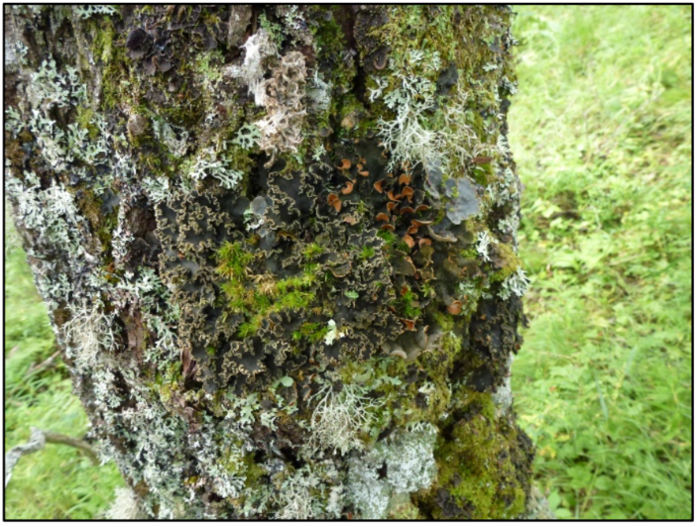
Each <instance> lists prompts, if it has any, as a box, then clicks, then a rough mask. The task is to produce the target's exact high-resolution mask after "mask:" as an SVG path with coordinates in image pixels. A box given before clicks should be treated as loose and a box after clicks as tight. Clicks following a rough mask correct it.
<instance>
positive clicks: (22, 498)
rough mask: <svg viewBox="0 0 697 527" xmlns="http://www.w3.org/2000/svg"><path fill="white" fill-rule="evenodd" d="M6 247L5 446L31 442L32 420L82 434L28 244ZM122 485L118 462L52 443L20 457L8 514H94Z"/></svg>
mask: <svg viewBox="0 0 697 527" xmlns="http://www.w3.org/2000/svg"><path fill="white" fill-rule="evenodd" d="M6 226H7V223H6ZM6 229H7V227H6ZM6 234H8V233H6ZM9 234H10V237H9V238H10V239H11V238H12V232H10V233H9ZM5 253H6V255H5V452H7V450H9V449H10V448H12V447H14V446H17V445H19V444H22V443H25V442H27V441H28V439H29V435H30V433H31V432H30V430H31V427H36V428H42V429H46V430H51V431H53V432H59V433H62V434H67V435H70V436H74V437H82V436H83V435H84V434H85V433H86V432H87V429H88V421H87V416H86V415H85V411H84V410H83V409H82V406H81V405H80V401H79V400H78V398H77V397H76V396H75V395H73V394H72V393H71V384H70V378H69V375H68V370H67V368H66V367H65V365H64V364H63V363H62V361H61V360H60V357H59V356H58V355H57V354H56V349H55V345H54V337H53V332H52V331H51V327H50V325H49V322H48V314H47V312H46V307H45V306H44V304H43V303H42V302H41V298H40V297H39V295H38V293H37V292H36V288H35V286H34V282H33V281H32V277H31V272H30V271H29V267H28V266H27V263H26V256H25V254H24V251H22V249H21V248H20V247H13V246H10V247H8V248H6V250H5ZM118 485H123V483H122V480H121V475H120V474H119V472H118V470H117V469H116V466H115V465H114V464H113V463H110V464H108V465H104V466H93V465H92V463H91V462H90V460H89V459H88V458H87V457H86V456H84V455H82V454H80V453H79V452H78V451H77V450H76V449H74V448H72V447H69V446H64V445H55V444H48V445H46V447H45V448H44V449H43V450H40V451H39V452H36V453H33V454H28V455H27V456H25V457H23V458H22V459H20V460H19V463H17V466H16V467H15V469H14V471H13V473H12V479H11V481H10V484H9V485H8V487H7V490H6V493H5V517H6V518H7V519H67V518H72V519H90V518H94V517H97V516H99V515H101V514H103V512H104V511H105V510H106V508H107V507H108V505H109V503H110V501H111V500H112V498H113V493H114V488H115V487H116V486H118Z"/></svg>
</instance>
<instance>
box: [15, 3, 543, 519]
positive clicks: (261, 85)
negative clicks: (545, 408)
mask: <svg viewBox="0 0 697 527" xmlns="http://www.w3.org/2000/svg"><path fill="white" fill-rule="evenodd" d="M510 16H511V14H510V10H509V9H507V8H504V7H497V6H485V7H482V6H435V5H431V6H361V7H357V6H347V5H342V6H259V5H255V6H240V5H235V6H216V7H211V6H207V7H203V6H187V5H177V6H162V5H160V6H132V5H131V6H122V7H120V8H119V9H115V8H111V7H94V6H93V7H62V6H36V7H22V6H19V7H14V8H9V7H8V8H6V12H5V29H6V33H7V35H8V37H7V39H6V57H7V63H6V77H5V115H6V126H5V145H6V162H5V167H6V187H7V192H8V195H9V197H10V200H11V203H12V206H13V208H14V213H15V218H16V223H17V227H18V229H19V231H20V232H21V234H22V236H23V240H24V245H25V248H26V250H27V253H28V255H29V261H30V264H31V266H32V269H33V270H34V273H35V277H36V283H37V285H38V288H39V290H40V292H41V294H42V295H43V297H44V299H45V301H46V302H47V304H48V305H49V308H50V313H51V319H52V323H53V326H54V329H55V332H56V335H57V338H58V342H59V343H60V345H61V346H62V347H63V349H64V350H65V358H66V362H67V363H68V364H69V366H70V368H71V371H72V374H73V379H74V383H75V389H76V392H77V393H78V395H79V396H80V398H81V399H82V401H83V403H84V405H85V408H86V409H87V412H88V414H89V416H90V419H91V421H92V424H93V430H94V434H95V435H96V436H97V437H98V438H99V439H100V442H101V445H102V453H103V456H104V457H105V458H113V459H115V460H116V463H117V464H118V466H119V467H120V469H121V471H122V473H123V474H124V476H125V478H126V481H127V483H128V485H129V486H130V488H131V489H132V492H133V494H132V496H131V498H132V500H131V501H129V500H126V502H127V503H126V505H124V506H123V508H124V510H125V509H128V510H129V511H130V514H136V512H134V511H139V512H137V514H140V515H144V516H148V517H160V518H167V517H175V518H183V517H215V518H388V517H389V518H512V517H519V516H522V515H524V513H525V509H526V500H528V498H529V496H530V468H531V462H532V452H533V448H532V445H531V443H530V440H529V439H528V438H527V436H526V435H525V434H524V433H523V432H522V431H521V430H520V429H519V428H518V427H517V425H516V424H515V417H514V414H513V413H512V410H511V396H510V384H509V383H508V375H509V374H510V362H511V359H512V355H513V354H514V353H516V351H517V350H518V349H519V347H520V340H521V339H520V336H519V335H518V333H517V327H518V325H519V323H520V322H521V321H522V319H523V315H522V303H521V296H522V295H523V294H524V292H525V288H526V286H527V280H526V278H525V275H524V273H523V271H522V269H521V267H520V262H519V260H518V258H517V256H516V249H517V247H516V239H515V232H516V229H517V225H518V215H519V190H520V184H519V181H518V178H517V177H516V175H515V172H514V170H515V166H514V163H513V160H512V158H511V153H510V150H509V148H508V143H507V140H506V131H507V130H506V111H507V108H508V104H509V102H508V97H509V96H510V95H511V94H512V93H514V92H515V81H514V75H513V73H512V71H511V56H510V48H511V46H512V39H511V37H510V35H509V21H510V20H509V19H510ZM122 494H123V493H122ZM120 500H121V501H123V496H121V498H120ZM133 500H135V502H136V503H137V508H136V507H134V506H133ZM112 514H117V515H118V510H117V511H116V512H113V511H112Z"/></svg>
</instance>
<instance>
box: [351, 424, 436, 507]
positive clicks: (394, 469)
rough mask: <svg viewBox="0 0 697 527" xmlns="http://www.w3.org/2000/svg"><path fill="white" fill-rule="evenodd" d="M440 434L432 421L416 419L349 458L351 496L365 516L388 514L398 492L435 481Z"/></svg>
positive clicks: (424, 486) (402, 492)
mask: <svg viewBox="0 0 697 527" xmlns="http://www.w3.org/2000/svg"><path fill="white" fill-rule="evenodd" d="M437 435H438V432H437V430H436V428H435V427H434V426H433V425H431V424H430V423H416V424H413V425H411V426H410V427H409V428H408V429H407V430H405V431H403V432H398V433H395V434H393V436H392V437H390V438H387V439H384V440H382V441H379V442H378V443H377V444H376V445H375V446H374V447H373V449H372V450H371V451H370V452H368V453H366V454H364V455H361V456H354V457H353V458H352V459H351V460H350V461H349V476H348V492H347V499H348V500H349V501H351V502H352V503H354V504H355V505H356V507H357V508H358V509H359V511H360V513H361V516H360V517H361V518H362V519H381V518H385V516H386V515H387V513H388V510H389V505H390V501H391V500H393V499H394V498H395V497H396V496H400V495H403V494H408V493H411V492H416V491H417V490H420V489H423V488H428V487H429V486H430V485H431V484H432V483H433V479H434V478H435V475H436V472H437V466H436V460H435V457H434V455H433V451H434V447H435V444H436V438H437ZM383 467H384V468H385V469H386V470H385V472H384V474H385V476H384V477H380V475H379V472H378V471H379V470H380V469H382V468H383Z"/></svg>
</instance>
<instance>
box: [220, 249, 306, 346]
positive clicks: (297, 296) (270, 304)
mask: <svg viewBox="0 0 697 527" xmlns="http://www.w3.org/2000/svg"><path fill="white" fill-rule="evenodd" d="M258 254H259V253H252V252H250V251H247V250H246V249H244V248H243V246H242V244H241V243H240V242H227V243H225V244H224V245H223V246H222V247H221V248H220V249H219V250H218V254H217V257H218V267H217V271H218V274H220V275H221V276H222V277H223V278H225V279H227V281H226V282H224V283H223V284H222V290H223V292H224V294H225V297H226V305H227V308H228V309H229V310H230V311H231V312H232V313H239V314H244V315H247V317H248V318H247V320H246V321H245V322H243V323H242V324H241V325H240V328H239V330H238V335H239V336H240V337H242V338H246V337H250V336H252V335H255V334H256V333H257V332H258V331H259V329H260V328H261V324H262V322H263V320H264V319H265V318H266V317H268V316H269V315H270V314H271V313H274V312H280V311H291V310H294V311H302V310H307V309H309V308H310V307H311V305H312V304H313V302H314V300H315V292H314V290H313V289H314V286H315V285H316V284H317V281H318V280H319V273H318V267H316V266H313V265H308V266H306V269H305V271H304V272H303V273H302V274H299V275H296V276H291V277H289V278H284V279H282V280H275V279H274V278H273V277H271V276H269V275H254V274H253V273H252V271H251V269H250V266H251V264H252V263H253V262H254V261H255V260H256V259H257V256H258ZM301 336H309V335H305V334H302V333H301Z"/></svg>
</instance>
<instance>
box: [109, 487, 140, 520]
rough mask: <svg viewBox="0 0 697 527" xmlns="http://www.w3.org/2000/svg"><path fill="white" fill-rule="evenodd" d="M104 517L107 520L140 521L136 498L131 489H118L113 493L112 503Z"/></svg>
mask: <svg viewBox="0 0 697 527" xmlns="http://www.w3.org/2000/svg"><path fill="white" fill-rule="evenodd" d="M104 515H105V516H106V518H107V519H109V520H138V519H142V512H141V510H140V506H139V505H138V498H137V497H136V495H135V493H134V492H133V491H132V490H131V489H129V488H126V487H120V488H118V489H116V490H115V491H114V501H113V502H112V503H111V505H110V506H109V509H108V510H107V511H106V513H105V514H104Z"/></svg>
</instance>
